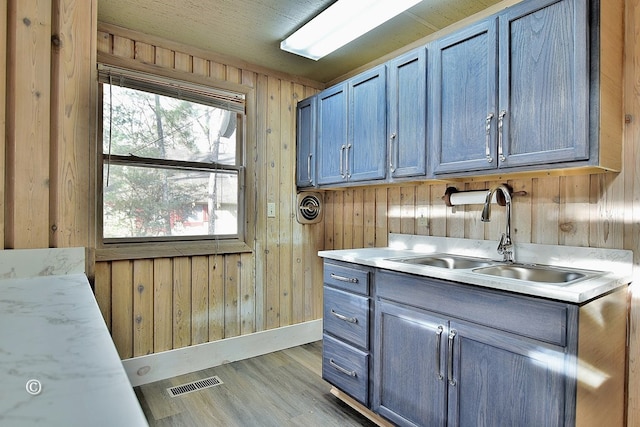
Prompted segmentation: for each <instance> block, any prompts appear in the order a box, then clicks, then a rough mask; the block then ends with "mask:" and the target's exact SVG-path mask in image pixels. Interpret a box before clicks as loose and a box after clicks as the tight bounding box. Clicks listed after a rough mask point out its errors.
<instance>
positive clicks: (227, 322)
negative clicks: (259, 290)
mask: <svg viewBox="0 0 640 427" xmlns="http://www.w3.org/2000/svg"><path fill="white" fill-rule="evenodd" d="M224 271H225V277H224V301H225V305H224V337H225V338H230V337H235V336H238V335H240V311H239V303H238V295H239V293H240V283H239V282H240V255H235V254H234V255H227V256H226V257H225V265H224Z"/></svg>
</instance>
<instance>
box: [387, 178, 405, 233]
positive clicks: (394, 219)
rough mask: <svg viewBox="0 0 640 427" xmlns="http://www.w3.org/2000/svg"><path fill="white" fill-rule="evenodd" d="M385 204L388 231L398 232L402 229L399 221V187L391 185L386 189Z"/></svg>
mask: <svg viewBox="0 0 640 427" xmlns="http://www.w3.org/2000/svg"><path fill="white" fill-rule="evenodd" d="M387 206H388V215H389V233H400V232H401V231H402V228H401V225H402V224H401V221H400V187H391V188H389V189H388V190H387Z"/></svg>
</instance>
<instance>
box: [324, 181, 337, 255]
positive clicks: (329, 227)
mask: <svg viewBox="0 0 640 427" xmlns="http://www.w3.org/2000/svg"><path fill="white" fill-rule="evenodd" d="M335 195H336V193H334V192H327V193H324V207H325V210H324V215H323V218H322V219H323V222H324V248H325V249H327V250H330V249H333V248H335V245H334V243H333V238H334V237H333V236H334V233H333V217H334V214H335V211H336V206H335Z"/></svg>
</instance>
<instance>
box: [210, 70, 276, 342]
mask: <svg viewBox="0 0 640 427" xmlns="http://www.w3.org/2000/svg"><path fill="white" fill-rule="evenodd" d="M212 75H213V72H212ZM267 86H268V79H267V76H266V75H264V74H259V75H258V76H257V79H256V110H255V117H256V132H255V146H254V148H255V151H254V156H253V158H251V159H249V161H250V162H252V163H254V165H255V169H254V176H253V180H254V182H255V185H256V187H255V210H254V212H253V214H254V217H253V223H254V228H255V253H256V254H259V255H258V256H257V257H256V263H255V265H256V329H257V330H258V331H262V330H264V329H266V328H267V316H268V315H269V306H268V301H267V295H268V290H269V283H268V281H267V266H268V262H267V255H268V248H267V235H266V230H267V200H268V197H269V193H268V192H267V186H266V182H267V163H268V159H267V152H268V151H267V136H268V134H267V131H268V125H267V109H268V107H267V106H268V98H269V91H268V88H267ZM258 195H260V197H258ZM247 213H250V212H247Z"/></svg>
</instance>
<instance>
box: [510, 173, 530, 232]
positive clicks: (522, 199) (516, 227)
mask: <svg viewBox="0 0 640 427" xmlns="http://www.w3.org/2000/svg"><path fill="white" fill-rule="evenodd" d="M531 183H532V181H531V179H530V178H529V179H515V180H513V181H511V183H510V184H511V186H512V187H513V191H524V192H525V193H526V195H524V196H515V197H514V198H513V200H512V201H513V206H512V208H513V212H515V214H513V215H512V218H511V221H512V222H511V226H512V228H513V239H514V241H515V242H531V209H532V208H531V206H532V198H533V195H532V193H531V191H532V190H531V188H532V187H531V185H532V184H531Z"/></svg>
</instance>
